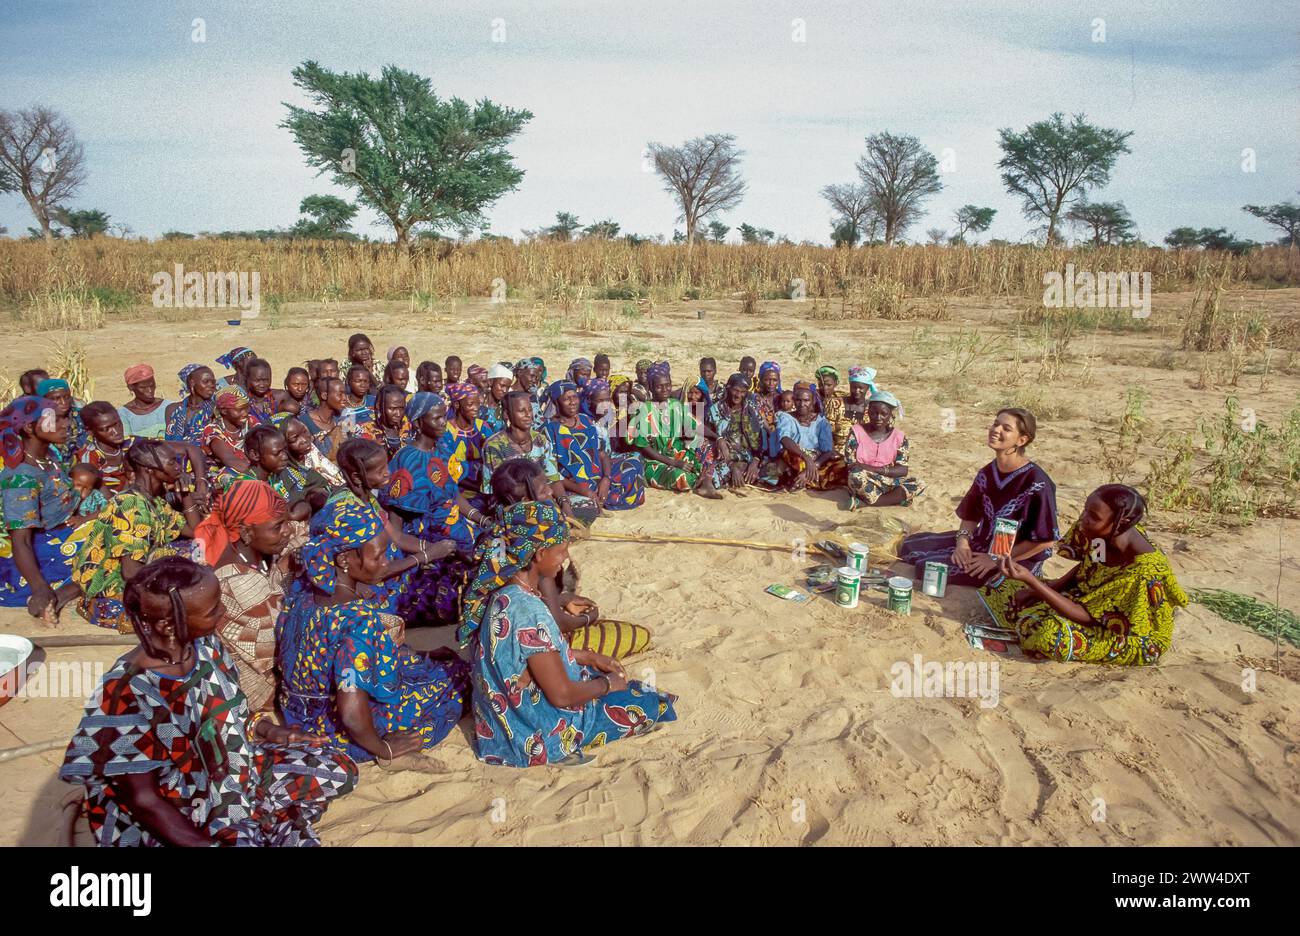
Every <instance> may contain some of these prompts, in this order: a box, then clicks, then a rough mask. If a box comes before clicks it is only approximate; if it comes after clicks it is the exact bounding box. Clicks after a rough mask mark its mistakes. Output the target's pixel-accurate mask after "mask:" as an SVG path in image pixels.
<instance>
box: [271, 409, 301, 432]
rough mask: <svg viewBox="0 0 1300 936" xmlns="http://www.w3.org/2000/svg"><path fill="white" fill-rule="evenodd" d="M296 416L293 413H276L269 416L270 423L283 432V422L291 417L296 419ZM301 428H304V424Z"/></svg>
mask: <svg viewBox="0 0 1300 936" xmlns="http://www.w3.org/2000/svg"><path fill="white" fill-rule="evenodd" d="M297 418H298V417H297V415H296V414H294V413H276V414H275V415H274V416H272V417H271V425H272V426H275V428H277V429H279V430H280V431H281V432H283V431H284V424H285V423H287V422H288V421H289V420H291V419H297ZM303 428H304V429H305V428H306V425H305V424H304V426H303Z"/></svg>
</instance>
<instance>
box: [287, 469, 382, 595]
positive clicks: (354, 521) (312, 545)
mask: <svg viewBox="0 0 1300 936" xmlns="http://www.w3.org/2000/svg"><path fill="white" fill-rule="evenodd" d="M345 493H346V494H352V492H351V491H346V492H345ZM317 518H320V519H321V521H322V522H321V523H320V524H317V523H316V519H317ZM383 529H384V519H383V514H381V513H380V512H379V510H378V508H377V506H376V505H374V504H364V503H362V501H361V500H360V498H358V497H357V496H356V495H355V494H352V497H351V499H348V498H347V497H340V498H338V499H337V500H335V499H333V498H332V499H331V500H330V501H329V502H327V503H326V505H325V508H324V509H322V510H321V512H320V513H319V514H317V515H316V517H313V518H312V527H311V539H309V540H308V541H307V545H305V546H303V548H302V552H301V554H300V559H301V560H302V566H303V573H304V574H305V575H306V576H307V579H308V580H309V581H310V582H311V583H312V585H314V586H316V587H317V588H319V589H320V590H321V591H323V592H324V593H325V594H327V595H332V594H334V587H335V585H336V584H337V582H338V569H337V567H336V566H335V564H334V558H335V557H336V556H337V555H338V554H339V553H341V552H347V551H348V550H350V549H360V548H361V547H362V546H364V545H365V544H366V543H368V542H370V541H371V540H372V539H374V538H375V537H376V536H378V535H379V533H380V531H381V530H383Z"/></svg>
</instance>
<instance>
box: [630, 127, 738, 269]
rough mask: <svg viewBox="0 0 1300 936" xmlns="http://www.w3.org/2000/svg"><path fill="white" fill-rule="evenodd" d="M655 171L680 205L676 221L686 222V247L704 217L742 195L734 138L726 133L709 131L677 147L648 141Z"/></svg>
mask: <svg viewBox="0 0 1300 936" xmlns="http://www.w3.org/2000/svg"><path fill="white" fill-rule="evenodd" d="M648 149H649V151H650V158H651V159H652V160H653V161H654V167H655V172H657V173H659V175H660V176H661V177H662V178H663V180H664V190H665V191H667V192H670V193H672V194H673V195H675V196H676V197H677V203H678V205H679V206H680V207H681V214H679V215H678V220H679V221H684V222H686V233H685V241H686V247H687V249H689V248H690V247H691V246H692V245H693V244H694V243H695V232H696V231H697V230H699V229H700V225H701V224H703V223H704V222H705V221H706V220H708V218H709V217H710V216H712V215H714V214H716V213H717V212H720V211H729V210H731V209H732V208H735V207H736V206H737V205H739V204H740V201H741V199H742V198H744V196H745V188H746V185H745V181H744V179H742V178H741V177H740V158H741V157H742V156H743V155H744V152H743V151H741V150H739V149H737V148H736V138H735V137H734V136H732V135H731V134H729V133H711V134H709V135H708V136H704V137H696V138H695V139H693V140H687V141H686V142H685V143H683V144H682V145H681V146H668V145H667V144H664V143H650V144H648Z"/></svg>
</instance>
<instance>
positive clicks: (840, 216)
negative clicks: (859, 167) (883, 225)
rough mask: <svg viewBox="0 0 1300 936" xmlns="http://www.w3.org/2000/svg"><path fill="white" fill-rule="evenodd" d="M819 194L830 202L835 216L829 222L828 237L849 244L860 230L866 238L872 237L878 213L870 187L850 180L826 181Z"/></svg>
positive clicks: (878, 219)
mask: <svg viewBox="0 0 1300 936" xmlns="http://www.w3.org/2000/svg"><path fill="white" fill-rule="evenodd" d="M821 196H822V198H824V199H826V201H827V202H828V203H829V204H830V206H831V209H832V210H833V211H834V212H835V214H836V217H835V219H834V220H833V221H832V222H831V224H832V226H833V227H832V231H831V239H832V240H833V241H835V243H837V244H848V245H849V246H850V247H852V246H853V245H854V244H856V243H857V242H858V241H859V240H861V239H862V236H863V235H864V234H866V235H868V239H869V240H874V239H875V237H876V229H877V228H878V227H879V226H880V215H879V213H878V212H877V210H876V201H875V199H874V198H873V197H872V195H871V189H869V188H868V187H867V186H866V185H859V184H856V183H853V182H843V183H836V184H835V185H828V186H826V187H825V188H823V189H822V191H821Z"/></svg>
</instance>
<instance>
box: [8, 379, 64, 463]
mask: <svg viewBox="0 0 1300 936" xmlns="http://www.w3.org/2000/svg"><path fill="white" fill-rule="evenodd" d="M47 382H48V381H41V384H42V385H44V384H45V383H47ZM53 409H54V404H53V403H51V402H50V401H49V400H46V399H44V398H43V397H39V396H20V397H18V398H17V399H15V400H14V401H13V402H11V403H10V404H9V405H8V406H6V407H5V408H4V409H3V410H0V455H3V456H4V460H3V464H4V466H5V467H15V468H16V467H17V466H19V465H21V464H22V463H23V459H24V458H25V457H26V455H25V454H24V452H23V437H22V430H23V427H25V426H30V425H31V424H32V423H34V422H36V420H38V419H40V418H41V416H42V415H43V414H44V413H45V411H46V410H53Z"/></svg>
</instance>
